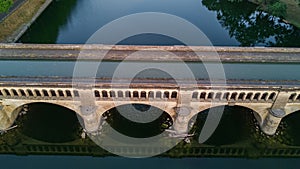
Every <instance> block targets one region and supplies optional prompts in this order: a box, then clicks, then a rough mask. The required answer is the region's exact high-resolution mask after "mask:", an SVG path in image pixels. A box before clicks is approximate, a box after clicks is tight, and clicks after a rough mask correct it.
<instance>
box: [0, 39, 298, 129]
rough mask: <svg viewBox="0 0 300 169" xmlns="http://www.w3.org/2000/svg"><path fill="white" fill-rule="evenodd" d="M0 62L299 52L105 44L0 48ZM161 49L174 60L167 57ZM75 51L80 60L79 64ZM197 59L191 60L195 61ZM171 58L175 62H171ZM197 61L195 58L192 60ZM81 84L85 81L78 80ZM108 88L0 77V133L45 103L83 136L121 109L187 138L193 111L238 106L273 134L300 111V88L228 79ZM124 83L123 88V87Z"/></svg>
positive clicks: (275, 58) (260, 58) (246, 57)
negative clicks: (140, 107)
mask: <svg viewBox="0 0 300 169" xmlns="http://www.w3.org/2000/svg"><path fill="white" fill-rule="evenodd" d="M0 50H1V52H0V57H1V58H0V60H1V61H7V60H9V61H11V60H14V61H19V60H26V61H27V60H30V61H37V62H39V61H49V60H50V61H53V62H60V61H70V62H76V61H78V59H79V60H83V61H85V60H87V61H90V62H94V61H99V58H98V55H99V53H103V52H104V53H107V54H106V55H105V57H104V58H102V59H103V61H105V60H106V61H122V60H124V59H126V57H127V56H129V55H130V54H132V53H134V52H135V51H140V53H139V54H138V55H134V57H130V58H129V60H130V61H139V62H142V61H153V62H157V61H158V62H162V61H164V62H176V61H178V59H180V60H181V61H183V62H193V63H194V62H201V61H203V60H204V61H207V62H215V61H216V60H214V59H212V58H211V57H210V56H211V53H212V52H213V53H217V54H218V58H219V61H221V62H222V63H227V62H229V63H276V64H277V63H285V64H287V63H294V64H299V63H300V57H299V54H300V50H299V49H298V48H240V47H185V46H106V45H30V44H0ZM163 51H168V52H172V53H174V55H168V54H167V53H166V52H163ZM80 53H83V54H84V57H81V58H78V55H79V54H80ZM195 53H197V55H195ZM174 56H176V57H174ZM199 58H200V60H199ZM83 82H84V80H83ZM115 82H116V83H112V82H111V81H110V80H107V79H103V78H102V79H101V77H99V79H98V80H97V82H96V83H95V85H92V86H89V85H87V84H84V83H82V84H79V85H75V86H74V85H73V84H72V79H71V78H70V77H60V78H59V77H50V76H48V77H34V76H32V75H28V77H24V76H18V77H9V76H8V77H3V75H2V77H1V78H0V130H5V129H7V128H9V127H10V126H11V125H12V124H13V123H14V121H15V119H16V118H17V116H18V112H19V111H20V110H21V109H22V106H24V105H26V104H30V103H36V102H44V103H52V104H57V105H60V106H63V107H66V108H68V109H70V110H73V111H74V112H76V113H77V114H78V115H80V116H81V117H82V119H83V121H84V124H85V128H86V130H87V131H88V132H94V131H97V129H98V128H99V125H100V124H101V120H102V119H101V118H102V114H103V113H104V112H106V111H107V110H110V109H111V108H114V107H116V106H119V105H124V104H145V105H151V106H155V107H157V108H159V109H161V110H163V111H165V112H167V113H168V114H169V115H170V116H171V117H172V119H173V126H172V127H173V129H174V130H175V131H176V133H177V134H186V132H187V128H188V122H189V121H190V120H191V118H192V117H193V116H195V115H196V114H197V113H199V112H202V111H203V110H206V109H208V108H211V107H217V106H224V105H229V106H234V105H237V106H242V107H247V108H249V109H252V110H253V111H254V112H256V113H254V114H255V117H256V119H257V121H258V123H259V125H260V128H261V130H262V131H263V132H265V133H266V134H269V135H272V134H274V133H275V131H276V129H277V127H278V125H279V123H280V121H281V119H282V118H284V117H285V116H287V115H289V114H291V113H293V112H296V111H298V110H300V82H299V81H298V80H294V81H280V80H275V81H258V80H252V81H251V80H248V81H243V80H228V81H227V84H226V85H224V84H220V85H214V86H213V87H212V86H211V84H210V83H208V82H207V81H206V80H203V79H202V80H198V81H197V83H196V84H193V83H189V81H184V82H183V83H184V84H185V85H184V86H183V87H182V86H178V85H177V84H176V83H170V81H168V80H167V79H158V78H156V79H139V80H138V81H136V82H130V81H126V79H119V80H117V81H115ZM127 84H130V86H128V85H127Z"/></svg>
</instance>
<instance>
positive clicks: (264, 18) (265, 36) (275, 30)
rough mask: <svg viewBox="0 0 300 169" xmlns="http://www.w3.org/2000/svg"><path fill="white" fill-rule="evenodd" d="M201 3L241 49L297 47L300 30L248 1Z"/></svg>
mask: <svg viewBox="0 0 300 169" xmlns="http://www.w3.org/2000/svg"><path fill="white" fill-rule="evenodd" d="M202 4H203V5H204V6H206V7H207V8H208V9H209V10H211V11H216V12H217V19H218V20H219V22H220V24H221V25H222V26H223V27H224V28H225V29H227V30H228V31H229V35H230V36H231V37H235V38H236V39H237V40H238V41H239V42H240V43H241V44H240V45H241V46H289V47H299V46H300V41H299V38H300V31H299V29H297V28H296V27H295V26H293V25H290V24H286V23H284V22H283V20H281V19H280V18H278V17H274V16H272V15H269V14H267V13H265V12H262V11H257V6H256V5H255V4H252V3H250V2H247V1H241V2H230V1H227V0H226V1H219V0H203V1H202Z"/></svg>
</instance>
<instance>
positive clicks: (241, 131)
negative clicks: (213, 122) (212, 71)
mask: <svg viewBox="0 0 300 169" xmlns="http://www.w3.org/2000/svg"><path fill="white" fill-rule="evenodd" d="M222 107H224V112H223V115H222V118H221V121H220V123H219V124H218V126H217V128H216V130H215V131H214V132H213V133H212V135H211V136H210V137H209V139H208V140H206V142H204V144H208V145H217V146H219V145H230V144H234V143H236V142H239V141H243V139H247V137H248V136H249V135H250V132H251V129H250V127H254V126H255V125H256V124H255V123H256V118H255V116H254V114H255V112H254V111H253V110H252V109H250V108H247V107H245V106H228V105H226V104H223V105H218V106H214V107H211V108H207V109H205V110H203V111H201V112H199V113H198V114H195V115H194V117H193V118H191V121H190V122H189V123H190V126H189V127H191V130H190V132H189V133H190V134H192V133H195V138H196V139H198V137H199V136H200V132H205V131H202V129H203V126H204V123H205V122H206V119H207V116H208V113H210V111H219V110H220V109H221V110H222ZM214 109H215V110H214ZM216 113H222V112H216Z"/></svg>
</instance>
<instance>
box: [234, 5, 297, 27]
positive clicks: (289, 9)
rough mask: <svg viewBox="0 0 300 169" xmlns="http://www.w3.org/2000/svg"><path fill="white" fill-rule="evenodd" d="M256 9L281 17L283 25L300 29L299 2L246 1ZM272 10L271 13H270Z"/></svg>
mask: <svg viewBox="0 0 300 169" xmlns="http://www.w3.org/2000/svg"><path fill="white" fill-rule="evenodd" d="M231 1H233V2H234V1H239V0H231ZM248 1H249V2H252V3H254V4H257V5H258V9H259V10H262V11H265V12H267V13H270V14H273V15H275V16H276V15H277V16H278V17H281V18H282V19H283V21H284V22H285V23H288V24H292V25H294V26H296V27H297V28H299V29H300V0H248ZM272 10H273V11H272Z"/></svg>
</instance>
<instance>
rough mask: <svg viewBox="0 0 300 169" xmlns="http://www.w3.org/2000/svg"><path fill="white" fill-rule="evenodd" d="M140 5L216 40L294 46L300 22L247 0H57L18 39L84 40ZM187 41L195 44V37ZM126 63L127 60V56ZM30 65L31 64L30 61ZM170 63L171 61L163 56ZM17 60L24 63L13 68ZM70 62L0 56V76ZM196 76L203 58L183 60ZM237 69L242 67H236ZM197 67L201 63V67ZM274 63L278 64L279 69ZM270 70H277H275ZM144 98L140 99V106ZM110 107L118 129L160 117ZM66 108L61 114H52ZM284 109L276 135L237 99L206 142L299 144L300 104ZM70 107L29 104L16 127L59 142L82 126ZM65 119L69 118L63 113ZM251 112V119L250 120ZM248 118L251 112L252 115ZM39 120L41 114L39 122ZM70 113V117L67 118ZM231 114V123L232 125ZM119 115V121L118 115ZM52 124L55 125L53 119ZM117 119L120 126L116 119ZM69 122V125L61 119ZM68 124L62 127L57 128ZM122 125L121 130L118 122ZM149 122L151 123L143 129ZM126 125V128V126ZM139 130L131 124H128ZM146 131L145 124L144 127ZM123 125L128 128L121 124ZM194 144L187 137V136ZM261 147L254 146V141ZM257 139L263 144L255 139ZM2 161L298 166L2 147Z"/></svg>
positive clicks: (159, 40)
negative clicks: (287, 113) (27, 152)
mask: <svg viewBox="0 0 300 169" xmlns="http://www.w3.org/2000/svg"><path fill="white" fill-rule="evenodd" d="M139 12H161V13H168V14H172V15H176V16H179V17H181V18H183V19H186V20H187V21H189V22H191V23H192V24H194V25H195V26H196V27H197V28H199V29H200V30H201V31H202V32H203V33H204V34H205V35H206V36H207V37H208V39H209V40H210V42H211V43H212V45H214V46H274V47H278V46H281V47H286V46H287V47H300V41H299V39H300V30H299V29H298V28H296V27H295V26H293V25H290V24H286V23H285V22H283V20H281V19H279V18H277V17H274V16H271V15H269V14H267V13H264V12H261V11H257V6H256V5H254V4H252V3H250V2H246V1H243V2H239V3H230V2H228V1H217V0H203V1H200V0H185V1H181V0H164V1H161V0H144V1H137V0H126V1H124V0H58V1H53V3H52V4H51V5H50V6H49V7H48V8H47V9H46V11H44V12H43V14H42V15H41V16H40V17H39V18H38V19H37V20H36V22H34V23H33V25H32V26H31V27H30V28H29V30H28V31H27V32H25V34H24V35H23V36H22V37H21V38H20V39H19V41H18V42H20V43H58V44H67V43H72V44H82V43H86V41H87V40H88V39H89V37H90V36H92V35H93V33H94V32H95V31H97V30H98V29H99V28H101V27H102V26H104V25H105V24H108V23H110V22H111V21H113V20H115V19H118V18H120V17H123V16H126V15H130V14H134V13H139ZM97 42H98V43H101V44H110V41H109V40H102V39H98V41H97ZM118 44H121V45H185V44H184V43H183V42H180V41H179V40H177V39H174V38H170V37H167V36H164V35H159V34H151V33H147V34H139V35H135V36H132V37H129V38H127V39H123V40H122V41H120V42H119V43H118ZM192 45H199V44H198V43H194V44H192ZM129 64H130V63H129ZM32 65H34V67H35V68H34V69H33V68H32V67H33V66H32ZM117 65H118V63H115V62H108V63H106V64H104V65H103V67H102V69H103V70H102V71H101V70H100V71H99V73H98V76H99V77H111V76H112V72H113V70H114V69H115V68H116V67H117ZM168 66H172V64H169V65H168ZM20 67H22V70H20V69H17V68H20ZM73 67H74V63H72V62H63V61H61V62H51V61H43V62H35V61H18V62H16V61H1V62H0V72H1V75H2V76H26V75H28V74H29V75H30V76H70V75H72V73H73ZM189 67H190V68H191V69H192V70H193V72H194V73H195V76H196V77H197V78H207V75H206V74H205V73H204V74H203V73H202V72H204V71H205V70H204V67H203V65H202V66H201V65H199V64H193V63H189ZM224 68H225V72H226V76H227V77H228V78H229V79H256V80H259V79H265V80H299V79H300V74H299V71H300V68H299V66H298V65H293V64H292V65H284V64H264V65H261V64H249V65H245V64H230V63H228V64H224ZM241 69H243V71H239V70H241ZM199 70H200V71H199ZM278 70H280V71H278ZM274 72H276V73H274ZM154 74H155V76H157V77H158V76H161V75H163V74H161V73H157V72H154V73H153V72H152V73H151V72H150V73H145V74H144V75H143V76H144V77H153V75H154ZM145 107H147V106H144V107H143V106H142V108H145ZM111 112H113V114H114V115H112V116H111V118H109V119H108V120H107V122H108V123H110V124H111V125H112V126H113V127H114V128H115V129H116V130H118V131H120V132H123V133H124V134H128V135H131V136H135V137H146V136H152V135H154V134H158V133H160V132H161V131H160V130H161V126H162V123H163V122H164V121H165V119H167V117H165V116H163V115H162V116H161V117H160V119H158V120H156V121H154V122H153V123H150V124H145V125H141V124H132V123H130V122H128V121H126V120H124V119H122V117H121V116H120V115H119V114H118V112H117V111H116V110H111ZM57 113H64V114H65V116H64V118H62V119H61V120H58V119H56V118H55V117H56V116H55V114H57ZM206 116H207V111H205V112H201V113H200V114H199V115H198V116H197V117H196V118H197V121H196V123H195V124H196V127H195V128H194V129H193V131H195V133H196V135H197V133H199V130H200V129H201V127H202V126H203V123H204V121H205V118H206ZM294 116H296V117H287V119H286V120H285V121H284V122H283V124H281V127H280V131H279V134H278V136H277V137H272V138H269V137H267V136H265V135H264V134H262V133H261V132H260V131H259V130H257V128H256V125H257V124H255V120H253V119H254V117H253V114H252V112H251V111H250V110H245V109H244V108H241V107H234V108H232V107H226V108H225V113H224V116H223V118H222V121H221V124H220V125H219V127H218V128H217V130H216V132H215V133H214V135H213V136H212V137H211V138H210V139H209V140H208V141H207V142H206V143H205V144H206V145H211V146H221V145H232V144H244V143H246V144H248V145H250V146H253V147H257V145H269V146H272V145H277V144H283V145H291V146H295V145H300V138H299V136H298V135H297V134H296V133H297V129H298V128H299V125H298V124H297V119H299V120H300V117H299V112H298V113H296V114H295V115H294ZM74 117H75V115H74V112H70V110H63V109H62V108H61V107H55V106H53V105H45V104H41V103H40V104H34V105H29V112H28V113H27V114H26V115H25V116H22V117H19V118H18V121H19V122H22V124H23V125H24V126H23V129H22V131H21V132H22V133H23V134H24V135H26V136H28V137H31V138H34V139H36V140H41V141H45V142H51V143H63V142H67V141H70V140H69V139H71V140H72V139H76V138H77V137H78V133H79V132H80V131H81V129H80V124H79V122H78V120H77V119H76V118H74ZM67 119H68V120H67ZM249 119H250V120H249ZM251 119H252V120H251ZM42 121H45V123H43V122H42ZM66 121H68V123H66ZM231 121H235V122H237V123H235V124H236V125H232V123H230V122H231ZM116 122H117V123H116ZM53 124H56V127H53ZM118 124H122V126H120V125H118ZM66 126H68V127H66ZM62 127H66V128H65V130H60V128H62ZM124 128H125V130H124ZM149 128H150V129H149ZM127 129H128V130H130V131H129V132H128V130H127ZM134 129H135V130H137V132H132V130H134ZM150 130H151V132H149V133H146V132H144V131H150ZM126 131H127V132H126ZM192 144H193V140H192ZM258 147H259V146H258ZM261 147H263V146H261ZM0 162H1V165H2V166H3V167H4V168H23V169H26V168H50V167H51V168H53V167H55V168H66V167H70V168H71V167H72V168H121V167H125V168H174V169H177V168H178V169H182V168H189V169H194V168H195V169H196V168H230V169H234V168H244V169H248V168H249V169H250V168H251V169H252V168H274V169H277V168H278V169H279V168H298V166H299V164H300V160H299V159H295V158H294V159H291V158H276V159H272V158H258V159H247V158H212V157H210V158H205V157H201V158H192V157H186V158H168V157H153V158H147V159H129V158H123V157H111V156H108V157H80V156H45V155H38V156H12V155H1V156H0Z"/></svg>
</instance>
